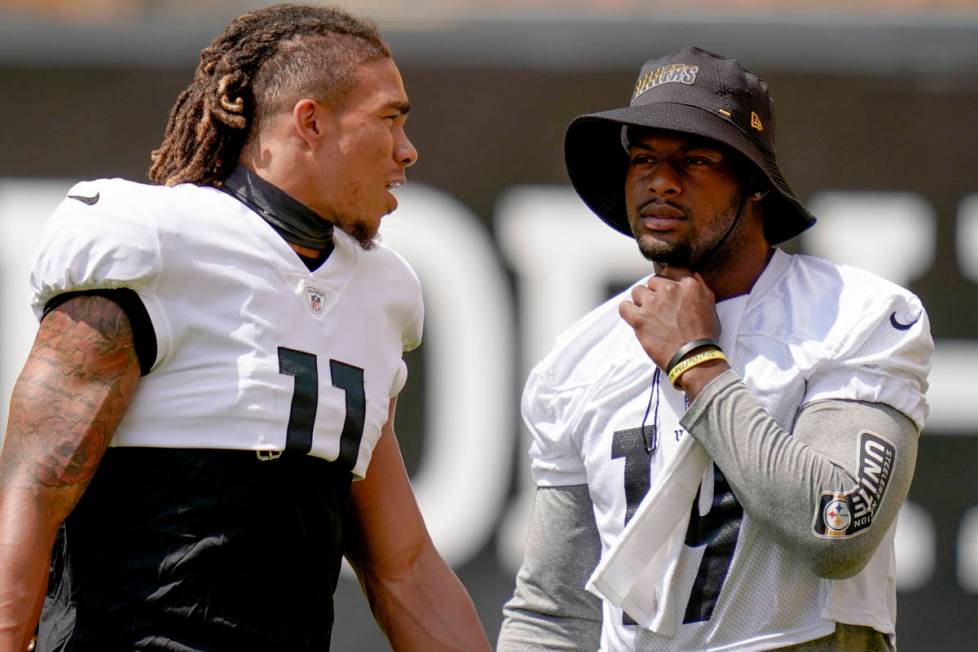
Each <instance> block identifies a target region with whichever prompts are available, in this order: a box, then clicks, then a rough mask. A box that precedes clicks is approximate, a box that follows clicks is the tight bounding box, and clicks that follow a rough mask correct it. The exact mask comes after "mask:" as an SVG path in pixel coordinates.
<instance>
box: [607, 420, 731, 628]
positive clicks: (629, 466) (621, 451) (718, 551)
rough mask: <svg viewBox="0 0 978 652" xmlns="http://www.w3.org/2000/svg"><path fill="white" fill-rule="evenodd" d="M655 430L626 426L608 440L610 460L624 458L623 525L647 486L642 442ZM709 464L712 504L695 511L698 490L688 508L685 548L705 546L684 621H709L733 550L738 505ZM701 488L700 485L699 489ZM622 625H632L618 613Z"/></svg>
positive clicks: (647, 459)
mask: <svg viewBox="0 0 978 652" xmlns="http://www.w3.org/2000/svg"><path fill="white" fill-rule="evenodd" d="M654 427H655V426H645V427H644V429H643V428H629V429H628V430H619V431H617V432H615V434H614V437H613V438H612V440H611V458H612V459H618V458H622V457H623V458H625V524H626V525H627V524H628V521H630V520H631V518H632V516H633V515H634V514H635V511H636V510H637V509H638V506H639V503H641V502H642V499H643V498H645V494H647V493H648V492H649V489H650V488H651V485H652V470H651V469H652V465H651V462H652V450H653V449H652V448H651V447H650V446H648V444H647V442H648V441H650V439H654V436H655V435H654V431H653V432H652V433H650V432H649V431H650V430H652V429H653V428H654ZM712 466H713V503H712V505H711V507H710V511H709V512H707V513H706V515H705V516H704V515H701V514H700V511H699V502H700V492H699V490H697V491H696V498H694V499H693V504H692V506H691V507H690V514H689V527H688V528H687V529H686V541H685V543H686V545H687V546H690V547H693V548H695V547H699V546H702V545H703V544H706V550H704V551H703V558H702V560H701V561H700V566H699V570H698V571H697V573H696V579H695V580H694V581H693V590H692V592H691V594H690V596H689V603H688V604H687V605H686V613H685V614H684V616H683V623H696V622H703V621H705V620H709V619H710V616H712V615H713V608H714V607H715V606H716V602H717V599H718V598H719V597H720V589H722V588H723V582H724V580H726V579H727V571H729V570H730V562H731V561H732V560H733V554H734V550H735V549H736V547H737V535H738V534H739V533H740V522H741V519H742V518H743V514H744V509H743V507H741V506H740V503H739V502H737V497H736V496H734V493H733V491H732V490H731V489H730V485H729V484H728V483H727V479H726V478H724V477H723V473H722V472H721V471H720V469H719V467H717V466H716V465H715V464H714V465H712ZM701 488H702V487H701ZM623 624H625V625H634V624H635V621H633V620H632V619H631V618H629V617H628V614H623Z"/></svg>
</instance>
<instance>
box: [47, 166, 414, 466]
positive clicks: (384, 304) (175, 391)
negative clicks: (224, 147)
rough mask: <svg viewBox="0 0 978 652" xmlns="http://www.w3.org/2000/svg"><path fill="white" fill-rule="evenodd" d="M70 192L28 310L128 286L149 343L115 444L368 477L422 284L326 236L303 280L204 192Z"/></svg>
mask: <svg viewBox="0 0 978 652" xmlns="http://www.w3.org/2000/svg"><path fill="white" fill-rule="evenodd" d="M68 194H69V197H68V198H66V199H65V200H64V201H63V202H62V203H61V204H60V205H59V206H58V208H57V210H55V212H54V215H53V216H52V217H51V219H50V221H49V222H48V223H47V225H46V227H45V230H44V235H43V238H42V241H41V245H40V248H39V250H38V252H37V254H36V255H35V258H34V261H33V266H32V274H31V285H32V293H33V294H32V307H33V309H34V311H35V313H36V314H37V315H38V316H40V315H41V314H42V312H43V310H44V307H45V305H46V304H47V303H48V302H49V301H50V300H51V299H52V298H53V297H55V296H57V295H59V294H61V293H65V292H76V291H86V290H95V289H115V288H130V289H132V290H134V291H135V292H136V293H137V294H138V296H139V298H140V299H141V300H142V303H143V305H144V306H145V308H146V311H147V312H148V314H149V317H150V319H151V321H152V325H153V329H154V331H155V335H156V344H157V357H156V361H155V363H154V364H153V366H152V369H151V371H150V372H149V373H148V374H147V375H146V376H145V377H144V378H143V379H142V380H141V381H140V383H139V386H138V389H137V392H136V396H135V399H134V401H133V403H132V405H131V407H130V408H129V410H128V411H127V413H126V416H125V418H124V419H123V421H122V423H121V424H120V426H119V428H118V430H117V431H116V433H115V436H114V437H113V440H112V445H113V446H145V447H167V448H216V449H238V450H256V451H281V450H286V449H288V450H294V451H297V452H300V453H301V452H305V453H308V454H310V455H314V456H317V457H321V458H323V459H326V460H337V459H339V460H340V463H342V464H344V465H345V466H347V467H348V468H350V469H351V471H352V473H353V474H354V475H355V476H357V477H363V476H364V474H365V473H366V470H367V466H368V464H369V462H370V456H371V453H372V451H373V448H374V446H375V445H376V443H377V440H378V439H379V438H380V433H381V427H382V426H383V424H384V423H385V422H386V421H387V417H388V408H389V404H390V399H391V397H393V396H395V395H396V394H397V393H398V392H399V391H400V389H401V388H402V387H403V385H404V382H405V380H406V376H407V371H406V367H405V365H404V362H403V359H402V355H403V352H404V351H407V350H410V349H413V348H414V347H416V346H418V344H419V343H420V340H421V326H422V320H423V312H424V309H423V304H422V299H421V289H420V285H419V283H418V279H417V277H416V276H415V274H414V272H413V271H412V270H411V269H410V267H409V266H408V265H407V263H406V262H405V261H404V260H403V259H401V258H400V257H399V256H398V255H397V254H396V253H394V252H393V251H392V250H390V249H388V248H387V247H384V246H383V245H377V246H376V247H374V248H373V249H371V250H369V251H365V250H363V249H362V248H361V247H360V246H359V245H358V244H357V243H356V242H355V241H354V240H353V239H351V238H350V237H349V236H347V235H346V234H345V233H343V232H342V231H340V230H339V229H336V230H335V231H334V233H333V241H334V250H333V252H332V253H331V254H330V256H329V258H328V259H327V260H326V261H325V262H324V263H323V264H322V265H321V266H320V267H319V268H318V269H316V270H315V271H309V269H308V268H307V267H306V266H305V264H304V263H303V262H302V260H301V259H300V258H299V256H298V255H297V254H296V253H295V251H294V250H293V249H292V248H291V247H290V246H289V245H288V244H287V243H286V242H285V240H284V239H283V238H282V237H281V236H280V235H278V234H277V233H276V232H275V231H274V230H273V229H272V228H271V227H270V226H269V225H268V224H267V223H266V222H265V221H264V220H263V219H262V218H261V217H260V216H259V215H257V214H256V213H254V212H253V211H252V210H251V209H249V208H248V207H246V206H245V205H244V204H242V203H241V202H239V201H238V200H236V199H234V198H233V197H231V196H229V195H227V194H225V193H224V192H221V191H219V190H217V189H214V188H210V187H202V186H196V185H190V184H184V185H179V186H176V187H173V188H167V187H162V186H150V185H143V184H137V183H133V182H129V181H123V180H119V179H112V180H98V181H90V182H83V183H80V184H77V185H75V186H74V187H73V188H72V189H71V190H70V191H69V193H68ZM72 196H74V198H73V197H72ZM96 197H97V200H95V198H96ZM79 198H82V199H84V198H89V199H88V201H87V202H86V201H82V200H81V199H79Z"/></svg>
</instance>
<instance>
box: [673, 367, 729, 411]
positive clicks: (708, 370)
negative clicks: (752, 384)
mask: <svg viewBox="0 0 978 652" xmlns="http://www.w3.org/2000/svg"><path fill="white" fill-rule="evenodd" d="M729 370H730V365H729V364H728V363H727V361H726V360H710V361H709V362H704V363H702V364H699V365H697V366H695V367H693V368H691V369H689V370H688V371H686V372H685V373H684V374H683V375H682V377H681V378H680V384H679V387H678V389H679V390H681V391H682V392H685V394H686V400H687V401H689V402H690V403H692V402H693V401H695V400H696V397H697V396H699V395H700V392H702V391H703V388H705V387H706V386H707V385H709V384H710V382H711V381H712V380H713V379H714V378H716V377H717V376H719V375H721V374H723V373H724V372H726V371H729Z"/></svg>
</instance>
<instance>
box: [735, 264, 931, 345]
mask: <svg viewBox="0 0 978 652" xmlns="http://www.w3.org/2000/svg"><path fill="white" fill-rule="evenodd" d="M774 262H775V264H778V265H779V266H780V269H779V270H778V271H777V272H776V274H775V275H774V276H775V278H773V279H770V280H767V285H766V286H765V287H760V288H758V289H759V290H760V292H758V293H757V294H759V295H760V296H759V300H758V301H756V302H754V301H752V302H751V303H752V304H754V306H752V307H751V308H755V309H756V308H760V309H761V310H760V311H756V310H755V312H762V313H764V315H765V319H764V325H765V327H766V328H768V329H770V328H772V327H775V326H776V324H783V325H784V328H785V329H786V331H790V332H784V333H781V335H783V336H785V337H786V338H788V339H793V340H806V341H821V342H823V343H825V342H828V341H833V340H834V341H839V342H842V341H846V340H850V339H851V338H852V337H853V336H854V335H855V334H858V333H865V332H866V331H867V330H872V329H874V328H876V326H877V325H879V324H882V325H884V326H890V327H893V324H892V320H895V321H896V328H897V330H901V331H902V330H906V329H901V328H900V326H901V325H907V324H916V323H918V322H922V323H923V324H924V325H926V323H927V316H926V312H925V310H924V307H923V305H922V303H921V301H920V299H919V298H918V297H917V296H916V295H914V294H913V293H912V292H911V291H910V290H907V289H906V288H903V287H901V286H899V285H897V284H895V283H892V282H891V281H888V280H886V279H884V278H882V277H880V276H878V275H876V274H873V273H871V272H868V271H866V270H863V269H860V268H858V267H853V266H851V265H843V264H839V263H835V262H832V261H828V260H825V259H823V258H817V257H815V256H808V255H801V254H796V255H790V254H784V253H781V252H779V253H778V254H777V257H776V259H775V261H774ZM762 279H763V277H762ZM763 282H764V281H763V280H762V283H763ZM751 308H749V310H751ZM779 313H780V314H779ZM757 318H758V316H757V315H755V321H756V319H757Z"/></svg>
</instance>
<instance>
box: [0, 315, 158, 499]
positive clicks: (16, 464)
mask: <svg viewBox="0 0 978 652" xmlns="http://www.w3.org/2000/svg"><path fill="white" fill-rule="evenodd" d="M138 380H139V360H138V358H137V356H136V352H135V347H134V344H133V335H132V328H131V327H130V325H129V320H128V318H127V317H126V314H125V312H123V310H122V309H121V308H120V307H119V306H118V304H116V303H115V302H113V301H111V300H109V299H106V298H104V297H99V296H81V297H76V298H74V299H71V300H69V301H67V302H65V303H64V304H62V305H60V306H58V307H57V308H56V309H54V310H52V311H51V312H50V313H49V314H48V315H47V317H46V318H45V319H44V321H43V322H42V323H41V328H40V330H39V331H38V335H37V339H36V340H35V342H34V346H33V348H32V350H31V354H30V357H29V358H28V360H27V364H26V365H25V367H24V371H23V372H22V373H21V375H20V378H19V379H18V381H17V385H16V386H15V388H14V394H13V397H12V398H11V403H10V418H9V424H8V427H7V435H6V438H5V441H4V450H3V454H2V457H0V482H2V483H3V484H7V483H10V482H15V483H16V484H17V485H18V486H20V487H21V488H24V489H29V490H30V491H31V492H32V493H33V494H34V495H36V496H38V497H39V499H41V500H45V501H47V507H49V508H50V509H52V510H53V512H52V513H57V514H59V515H60V516H61V518H63V517H64V516H66V515H67V513H68V512H69V511H70V510H71V509H72V508H73V507H74V505H75V503H76V502H77V501H78V499H79V498H80V497H81V495H82V493H83V492H84V490H85V487H87V486H88V483H89V482H90V481H91V479H92V477H93V475H94V474H95V469H96V468H97V466H98V463H99V461H100V460H101V459H102V454H103V453H104V452H105V449H106V447H107V446H108V444H109V442H110V441H111V439H112V435H113V434H114V433H115V429H116V427H117V426H118V425H119V422H120V421H121V420H122V417H123V415H124V414H125V411H126V409H127V408H128V407H129V403H130V402H131V400H132V396H133V394H134V392H135V389H136V384H137V382H138Z"/></svg>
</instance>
